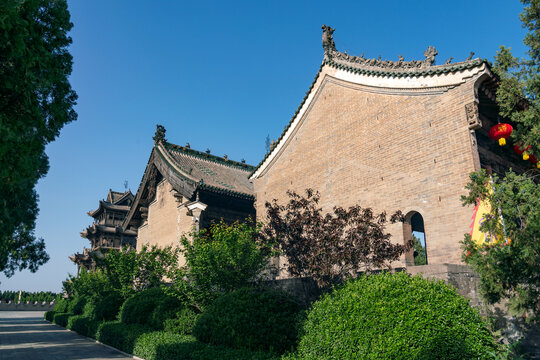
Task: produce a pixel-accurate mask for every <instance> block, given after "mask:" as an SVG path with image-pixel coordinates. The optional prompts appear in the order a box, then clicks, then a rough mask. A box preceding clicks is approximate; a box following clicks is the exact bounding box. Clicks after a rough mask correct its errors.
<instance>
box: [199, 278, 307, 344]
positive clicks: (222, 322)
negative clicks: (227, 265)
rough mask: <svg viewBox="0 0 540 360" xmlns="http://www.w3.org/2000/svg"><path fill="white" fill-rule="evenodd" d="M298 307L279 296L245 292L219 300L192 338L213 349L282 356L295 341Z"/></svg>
mask: <svg viewBox="0 0 540 360" xmlns="http://www.w3.org/2000/svg"><path fill="white" fill-rule="evenodd" d="M298 312H299V306H298V304H297V303H295V302H294V301H292V300H291V299H290V298H289V297H288V296H287V295H285V294H284V293H282V292H278V291H273V290H268V289H249V288H244V289H240V290H236V291H233V292H231V293H229V294H226V295H223V296H221V297H220V298H218V299H217V300H216V301H215V302H214V303H213V304H212V305H211V306H210V307H209V308H208V309H207V311H205V312H204V313H202V314H201V315H200V317H199V318H198V319H197V323H196V324H195V327H194V328H193V334H194V335H195V337H196V338H197V340H199V341H202V342H207V343H211V344H214V345H226V346H230V347H233V348H247V349H250V350H270V351H275V352H283V351H285V350H288V349H290V348H291V347H294V345H295V344H296V340H297V329H296V326H295V325H296V318H297V314H298Z"/></svg>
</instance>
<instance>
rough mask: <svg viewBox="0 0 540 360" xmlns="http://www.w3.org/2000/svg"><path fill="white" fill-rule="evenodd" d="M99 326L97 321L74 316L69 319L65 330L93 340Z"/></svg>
mask: <svg viewBox="0 0 540 360" xmlns="http://www.w3.org/2000/svg"><path fill="white" fill-rule="evenodd" d="M99 324H100V323H99V322H98V321H93V320H91V319H89V318H88V317H86V316H84V315H75V316H71V317H70V318H69V320H68V322H67V328H68V329H70V330H73V331H76V332H77V333H79V334H81V335H84V336H88V337H92V338H95V336H96V331H97V329H98V326H99Z"/></svg>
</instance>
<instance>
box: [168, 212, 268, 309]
mask: <svg viewBox="0 0 540 360" xmlns="http://www.w3.org/2000/svg"><path fill="white" fill-rule="evenodd" d="M257 239H258V229H257V227H254V226H252V225H251V224H248V223H234V224H232V225H227V224H225V223H223V222H220V223H218V224H213V225H212V226H210V227H209V228H208V229H204V230H201V231H198V232H194V233H192V234H191V235H190V238H188V237H185V236H184V237H182V239H181V243H182V247H183V250H182V252H183V254H184V257H185V259H186V265H185V266H184V267H183V268H182V269H181V271H180V272H179V274H178V275H177V281H176V284H175V286H177V287H182V286H184V287H185V288H184V289H180V291H181V292H183V293H184V294H186V295H187V296H189V297H190V298H191V299H190V302H191V303H193V304H195V305H196V306H197V307H198V308H199V309H202V308H203V307H205V306H207V305H209V304H210V303H211V302H212V301H213V300H214V299H215V298H216V297H217V296H219V295H220V294H223V293H226V292H229V291H232V290H235V289H239V288H242V287H244V286H247V285H249V284H251V283H252V282H254V281H255V280H257V278H258V277H259V276H260V275H261V273H262V272H263V270H264V269H265V268H266V266H267V265H268V260H269V256H270V253H269V251H268V249H265V248H263V247H261V246H260V245H259V244H258V242H257ZM183 279H185V280H187V281H183Z"/></svg>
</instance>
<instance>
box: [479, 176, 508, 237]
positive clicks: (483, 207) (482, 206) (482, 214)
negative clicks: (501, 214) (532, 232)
mask: <svg viewBox="0 0 540 360" xmlns="http://www.w3.org/2000/svg"><path fill="white" fill-rule="evenodd" d="M488 186H489V190H490V193H492V192H493V190H492V189H491V186H490V185H488ZM490 213H491V205H490V203H489V201H488V200H481V201H480V202H478V204H477V205H476V207H475V208H474V213H473V217H472V219H473V222H472V224H471V226H470V228H471V232H470V233H469V234H471V239H472V240H473V241H474V242H475V243H476V244H477V245H485V244H497V243H499V242H501V241H505V239H504V236H500V235H499V236H497V235H496V234H494V233H492V232H490V231H489V232H487V233H484V232H482V231H481V230H480V227H481V226H482V224H483V223H484V221H486V219H487V217H488V216H492V215H491V214H490ZM501 220H502V218H501V219H500V220H499V221H501ZM503 227H504V223H503ZM508 244H510V239H508Z"/></svg>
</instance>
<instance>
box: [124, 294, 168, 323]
mask: <svg viewBox="0 0 540 360" xmlns="http://www.w3.org/2000/svg"><path fill="white" fill-rule="evenodd" d="M166 296H167V295H165V293H163V290H161V289H160V288H157V287H155V288H151V289H148V290H143V291H140V292H138V293H135V294H133V295H131V296H130V297H129V298H128V299H127V300H126V301H125V302H124V304H123V305H122V307H121V308H120V313H119V314H118V318H119V319H120V321H122V322H123V323H125V324H142V325H147V324H149V323H150V320H151V318H152V313H153V311H154V309H155V308H156V307H157V306H158V305H159V303H160V302H161V300H162V299H163V298H164V297H166Z"/></svg>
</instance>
